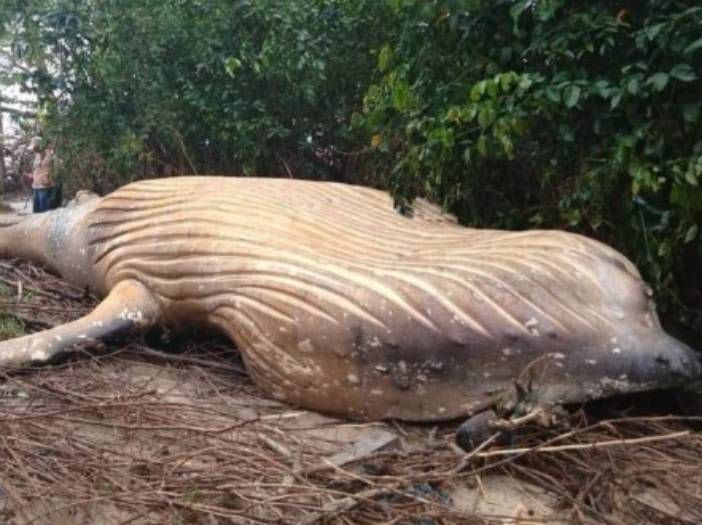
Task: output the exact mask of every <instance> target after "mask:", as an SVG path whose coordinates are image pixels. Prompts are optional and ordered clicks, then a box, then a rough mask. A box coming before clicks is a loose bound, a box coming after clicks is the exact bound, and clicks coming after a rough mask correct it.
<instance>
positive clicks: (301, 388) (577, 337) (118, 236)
mask: <svg viewBox="0 0 702 525" xmlns="http://www.w3.org/2000/svg"><path fill="white" fill-rule="evenodd" d="M0 222H2V228H0V252H2V253H3V254H5V255H13V256H18V257H24V258H27V259H32V260H35V261H38V262H40V263H42V264H44V265H46V266H47V267H49V268H51V269H53V270H54V271H56V272H58V273H59V274H61V275H62V276H63V277H64V278H65V279H67V280H69V281H70V282H72V283H75V284H78V285H81V286H87V287H90V288H91V289H92V290H94V291H96V292H97V293H98V294H100V295H102V296H104V300H103V301H102V302H101V303H100V304H99V305H98V306H97V308H96V309H95V310H94V311H93V312H91V313H90V314H88V315H87V316H85V317H83V318H81V319H78V320H76V321H73V322H70V323H68V324H65V325H62V326H58V327H55V328H53V329H50V330H46V331H44V332H39V333H36V334H32V335H27V336H24V337H21V338H18V339H13V340H8V341H4V342H1V343H0V366H5V367H22V366H26V365H28V364H36V363H43V362H47V361H49V360H50V359H51V358H53V357H54V356H55V355H57V354H59V353H62V352H64V351H66V350H68V349H70V348H71V346H72V345H74V344H76V343H78V342H81V341H83V340H85V339H102V338H105V337H106V336H109V335H111V334H114V333H115V332H118V331H124V330H135V329H145V328H147V327H150V326H152V325H154V324H157V323H158V324H163V325H168V326H174V327H178V326H182V325H196V326H201V327H208V328H211V329H213V330H219V331H221V332H223V333H225V334H226V335H227V336H228V337H229V338H231V340H232V341H233V342H234V343H235V344H236V346H237V347H238V348H239V350H240V351H241V353H242V355H243V359H244V362H245V363H246V366H247V368H248V370H249V372H250V374H251V376H252V378H253V379H254V381H255V382H256V384H257V385H258V386H259V387H260V388H261V390H262V391H264V392H265V393H266V394H268V395H270V396H272V397H274V398H277V399H280V400H285V401H286V402H289V403H291V404H295V405H298V406H301V407H305V408H309V409H313V410H318V411H321V412H325V413H331V414H339V415H345V416H350V417H353V418H362V419H383V418H399V419H403V420H409V421H433V420H445V419H450V418H456V417H460V416H466V415H470V414H472V413H474V412H476V411H479V410H481V409H483V408H485V407H487V406H489V405H490V404H491V403H494V401H495V399H496V397H498V396H500V395H501V394H503V393H505V392H508V391H510V390H511V389H512V388H513V385H514V382H515V380H518V379H519V378H520V377H521V376H522V375H523V374H524V372H525V371H529V370H531V371H532V372H533V371H534V370H538V373H536V372H534V373H532V375H531V379H530V381H531V383H532V389H533V395H535V396H536V398H537V399H538V400H539V401H543V402H548V403H570V402H581V401H584V400H588V399H593V398H599V397H604V396H608V395H612V394H618V393H627V392H635V391H641V390H647V389H653V388H659V387H665V386H672V385H678V384H682V383H685V382H687V381H690V380H692V379H696V378H699V377H700V375H702V367H701V365H700V361H699V358H698V356H697V354H696V353H695V352H694V351H693V350H691V349H690V348H688V347H687V346H685V345H684V344H682V343H680V342H678V341H676V340H675V339H673V338H671V337H670V336H668V335H667V334H666V333H665V332H664V331H663V330H662V329H661V327H660V324H659V322H658V319H657V316H656V312H655V310H654V306H653V302H652V300H651V292H650V289H649V288H648V287H647V286H646V284H645V283H644V282H643V281H642V279H641V277H640V275H639V273H638V272H637V270H636V268H635V267H634V266H633V265H632V263H631V262H629V261H628V260H627V259H626V258H625V257H624V256H622V255H621V254H619V253H618V252H616V251H615V250H613V249H611V248H609V247H607V246H605V245H603V244H601V243H599V242H596V241H593V240H590V239H587V238H585V237H582V236H580V235H575V234H570V233H565V232H561V231H524V232H508V231H496V230H478V229H471V228H466V227H462V226H459V225H457V224H456V223H455V221H454V220H453V219H452V218H451V217H450V216H446V215H442V214H441V213H440V211H439V210H438V209H437V208H435V207H434V206H432V205H430V204H429V203H427V202H424V201H421V200H420V201H418V202H417V203H416V204H415V210H414V214H413V216H412V217H406V216H402V215H400V214H398V213H397V212H396V211H395V210H394V209H393V205H392V199H391V198H390V197H389V196H388V195H387V194H386V193H384V192H381V191H377V190H373V189H368V188H363V187H357V186H350V185H345V184H339V183H327V182H312V181H301V180H289V179H260V178H224V177H180V178H170V179H159V180H146V181H141V182H136V183H132V184H129V185H127V186H125V187H123V188H121V189H119V190H117V191H115V192H114V193H111V194H109V195H107V196H106V197H103V198H98V197H93V198H87V199H78V202H74V203H72V204H71V205H69V206H68V207H66V208H63V209H59V210H55V211H53V212H49V213H45V214H41V215H34V216H27V217H20V216H13V215H5V216H4V218H3V219H0Z"/></svg>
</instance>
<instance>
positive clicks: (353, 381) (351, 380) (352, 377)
mask: <svg viewBox="0 0 702 525" xmlns="http://www.w3.org/2000/svg"><path fill="white" fill-rule="evenodd" d="M346 379H347V381H348V382H349V383H351V384H352V385H357V384H358V383H360V382H361V381H360V380H359V379H358V376H357V375H356V374H349V375H347V376H346Z"/></svg>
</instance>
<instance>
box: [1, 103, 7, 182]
mask: <svg viewBox="0 0 702 525" xmlns="http://www.w3.org/2000/svg"><path fill="white" fill-rule="evenodd" d="M3 118H4V114H3V113H2V112H0V193H2V192H3V189H4V187H5V179H6V178H7V169H6V168H5V131H4V128H3V121H2V119H3Z"/></svg>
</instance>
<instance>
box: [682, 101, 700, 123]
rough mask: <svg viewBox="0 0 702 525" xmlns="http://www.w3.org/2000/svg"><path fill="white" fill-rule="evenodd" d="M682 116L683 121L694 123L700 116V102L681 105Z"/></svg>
mask: <svg viewBox="0 0 702 525" xmlns="http://www.w3.org/2000/svg"><path fill="white" fill-rule="evenodd" d="M683 118H684V119H685V122H689V123H690V124H694V123H695V122H697V120H698V119H699V118H700V104H699V103H698V104H685V105H684V106H683Z"/></svg>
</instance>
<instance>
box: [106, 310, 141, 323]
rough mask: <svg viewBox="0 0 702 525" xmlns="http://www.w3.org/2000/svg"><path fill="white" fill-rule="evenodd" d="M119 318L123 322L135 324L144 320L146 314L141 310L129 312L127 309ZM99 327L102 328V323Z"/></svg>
mask: <svg viewBox="0 0 702 525" xmlns="http://www.w3.org/2000/svg"><path fill="white" fill-rule="evenodd" d="M119 318H120V319H122V320H123V321H131V322H133V323H140V322H141V321H143V320H144V314H143V313H142V311H141V310H129V309H127V308H125V309H124V310H122V311H121V312H120V314H119ZM98 326H102V322H100V324H99V325H98Z"/></svg>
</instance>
